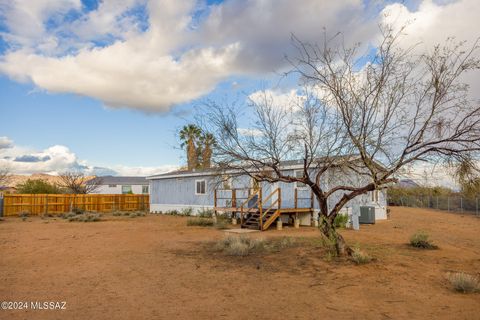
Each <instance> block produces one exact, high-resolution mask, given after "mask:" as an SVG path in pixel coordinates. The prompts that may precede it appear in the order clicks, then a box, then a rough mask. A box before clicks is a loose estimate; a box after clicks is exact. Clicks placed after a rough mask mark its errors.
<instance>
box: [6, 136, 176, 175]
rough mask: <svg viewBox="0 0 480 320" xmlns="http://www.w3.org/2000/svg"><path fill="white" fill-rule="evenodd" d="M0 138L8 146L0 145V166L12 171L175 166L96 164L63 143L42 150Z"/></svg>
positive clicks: (104, 171)
mask: <svg viewBox="0 0 480 320" xmlns="http://www.w3.org/2000/svg"><path fill="white" fill-rule="evenodd" d="M2 141H6V142H8V146H9V147H8V148H1V147H0V168H5V167H6V168H8V170H9V171H11V172H12V173H14V174H34V173H48V174H54V175H56V174H59V173H61V172H64V171H71V170H78V171H82V172H84V173H85V174H87V175H126V176H145V175H151V174H157V173H162V172H167V171H171V170H174V169H177V166H174V165H163V166H158V167H129V166H123V165H113V166H111V167H99V166H94V165H92V164H90V163H88V162H86V161H84V160H81V159H78V157H77V156H76V154H75V153H74V152H72V151H71V150H70V149H69V148H68V147H66V146H62V145H54V146H51V147H49V148H46V149H44V150H34V149H31V148H26V147H22V146H17V145H15V144H13V141H11V140H10V139H8V138H7V137H0V145H1V143H2Z"/></svg>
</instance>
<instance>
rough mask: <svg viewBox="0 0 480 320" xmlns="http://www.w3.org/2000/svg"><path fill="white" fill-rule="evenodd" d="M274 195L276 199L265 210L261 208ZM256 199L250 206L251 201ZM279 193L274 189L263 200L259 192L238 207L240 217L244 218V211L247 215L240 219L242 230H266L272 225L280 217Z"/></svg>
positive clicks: (278, 189)
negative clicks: (247, 206)
mask: <svg viewBox="0 0 480 320" xmlns="http://www.w3.org/2000/svg"><path fill="white" fill-rule="evenodd" d="M275 194H277V199H276V200H275V201H273V202H272V203H271V204H270V206H269V207H268V208H267V209H264V208H263V204H265V203H267V201H268V200H270V199H271V198H272V197H273V196H274V195H275ZM255 197H257V199H256V201H255V202H254V203H253V205H252V204H251V201H252V200H253V199H255ZM249 203H250V204H251V207H250V208H247V209H246V208H245V205H247V204H249ZM280 204H281V192H280V188H277V189H275V190H274V191H273V192H272V193H270V194H269V195H268V196H267V197H266V198H265V199H262V192H261V190H259V191H257V192H254V193H253V194H252V195H250V197H248V199H247V200H246V201H245V202H244V203H243V204H242V205H241V206H240V216H241V217H244V213H245V211H247V214H246V215H245V218H242V224H241V226H242V228H248V229H256V230H261V231H264V230H267V229H268V228H269V227H270V226H271V225H272V223H273V222H274V221H275V220H277V218H278V217H280Z"/></svg>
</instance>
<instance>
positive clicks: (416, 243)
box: [410, 231, 437, 249]
mask: <svg viewBox="0 0 480 320" xmlns="http://www.w3.org/2000/svg"><path fill="white" fill-rule="evenodd" d="M428 238H429V235H428V234H427V233H426V232H424V231H417V232H416V233H414V234H413V235H412V236H411V237H410V245H411V246H412V247H415V248H421V249H436V248H437V246H436V245H434V244H432V243H431V242H430V240H429V239H428Z"/></svg>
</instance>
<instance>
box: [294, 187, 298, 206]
mask: <svg viewBox="0 0 480 320" xmlns="http://www.w3.org/2000/svg"><path fill="white" fill-rule="evenodd" d="M294 199H295V202H294V204H295V209H297V207H298V189H297V188H295V197H294Z"/></svg>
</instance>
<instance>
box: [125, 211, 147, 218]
mask: <svg viewBox="0 0 480 320" xmlns="http://www.w3.org/2000/svg"><path fill="white" fill-rule="evenodd" d="M128 216H129V217H130V218H136V217H145V213H143V212H130V213H129V214H128Z"/></svg>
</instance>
